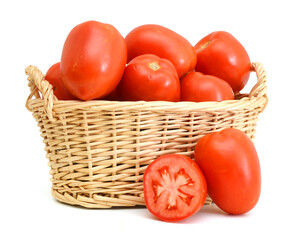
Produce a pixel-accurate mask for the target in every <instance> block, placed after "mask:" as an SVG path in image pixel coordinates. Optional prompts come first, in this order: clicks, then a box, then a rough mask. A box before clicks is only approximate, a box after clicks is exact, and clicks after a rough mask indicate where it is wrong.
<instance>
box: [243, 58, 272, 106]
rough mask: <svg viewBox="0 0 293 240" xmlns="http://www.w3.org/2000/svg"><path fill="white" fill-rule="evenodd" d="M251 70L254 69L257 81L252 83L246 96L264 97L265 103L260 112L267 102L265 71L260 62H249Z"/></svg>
mask: <svg viewBox="0 0 293 240" xmlns="http://www.w3.org/2000/svg"><path fill="white" fill-rule="evenodd" d="M251 70H252V71H255V73H256V76H257V83H256V84H255V85H254V87H253V88H252V89H251V91H250V93H249V95H248V97H249V98H252V97H256V98H262V97H264V98H265V99H266V101H265V104H264V106H263V109H262V111H261V112H263V111H264V109H265V108H266V106H267V104H268V97H267V73H266V71H265V69H264V67H263V65H262V64H261V63H258V62H255V63H252V64H251Z"/></svg>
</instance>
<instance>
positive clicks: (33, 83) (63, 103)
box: [25, 62, 268, 120]
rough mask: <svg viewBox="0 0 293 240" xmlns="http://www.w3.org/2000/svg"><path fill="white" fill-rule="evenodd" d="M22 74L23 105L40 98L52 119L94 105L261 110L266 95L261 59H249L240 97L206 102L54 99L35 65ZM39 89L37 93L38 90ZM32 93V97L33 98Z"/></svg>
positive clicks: (106, 107) (104, 107)
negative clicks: (248, 80) (249, 78)
mask: <svg viewBox="0 0 293 240" xmlns="http://www.w3.org/2000/svg"><path fill="white" fill-rule="evenodd" d="M25 71H26V74H27V75H28V80H29V84H28V86H29V87H30V90H31V94H30V95H29V97H28V99H27V102H26V107H27V108H28V110H30V111H32V109H31V108H30V105H31V103H35V102H38V101H41V102H40V104H42V105H43V106H44V108H45V112H46V113H47V114H48V117H49V119H50V120H53V119H54V117H53V115H54V112H56V113H57V112H68V111H71V110H76V109H83V110H85V109H94V108H99V110H102V111H104V110H105V111H107V110H112V111H113V110H114V109H116V110H117V111H124V110H127V111H138V110H141V109H143V110H148V111H154V112H157V111H164V112H185V111H188V112H193V111H199V112H201V111H205V112H214V111H233V110H237V109H238V108H241V109H243V108H244V109H245V108H247V109H251V108H255V107H256V105H258V106H262V109H261V112H263V111H264V109H265V107H266V105H267V102H268V98H267V95H266V92H267V87H266V72H265V70H264V68H263V65H262V64H261V63H257V62H256V63H252V65H251V71H252V72H256V76H257V82H256V84H255V85H254V87H253V88H252V89H251V91H250V93H247V94H240V96H241V98H240V99H236V100H225V101H221V102H215V101H209V102H187V101H180V102H168V101H109V100H89V101H82V100H58V99H57V97H56V96H55V95H54V93H53V87H52V85H51V84H50V83H49V82H48V81H46V80H45V79H44V74H43V73H42V72H41V71H40V70H39V69H38V68H37V67H35V66H31V65H30V66H28V67H27V68H26V70H25ZM39 93H41V95H40V94H39ZM33 97H35V98H33Z"/></svg>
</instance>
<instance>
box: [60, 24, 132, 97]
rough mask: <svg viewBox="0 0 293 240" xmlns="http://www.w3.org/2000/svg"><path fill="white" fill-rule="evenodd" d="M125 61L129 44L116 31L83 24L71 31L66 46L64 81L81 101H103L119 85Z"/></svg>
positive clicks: (64, 48) (97, 25)
mask: <svg viewBox="0 0 293 240" xmlns="http://www.w3.org/2000/svg"><path fill="white" fill-rule="evenodd" d="M126 61H127V50H126V43H125V40H124V38H123V37H122V35H121V34H120V33H119V32H118V30H117V29H116V28H114V27H113V26H112V25H110V24H104V23H100V22H97V21H88V22H84V23H81V24H79V25H77V26H76V27H74V28H73V29H72V30H71V32H70V33H69V34H68V36H67V38H66V41H65V43H64V47H63V51H62V56H61V66H60V69H61V76H62V81H63V82H64V84H65V86H66V88H67V89H68V90H69V91H70V92H71V94H73V95H74V96H76V97H78V98H79V99H82V100H91V99H97V98H102V97H104V96H106V95H108V94H110V93H111V92H112V91H113V90H114V89H115V87H117V85H118V84H119V81H120V79H121V77H122V75H123V72H124V69H125V65H126Z"/></svg>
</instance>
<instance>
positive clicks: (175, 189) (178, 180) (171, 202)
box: [152, 166, 194, 210]
mask: <svg viewBox="0 0 293 240" xmlns="http://www.w3.org/2000/svg"><path fill="white" fill-rule="evenodd" d="M157 171H158V172H159V174H160V176H161V181H160V182H158V181H155V180H153V181H152V186H153V191H154V193H155V195H154V203H157V201H158V199H159V198H160V197H162V198H165V197H167V201H166V206H165V209H167V210H176V209H177V201H178V198H180V199H181V200H182V201H183V202H184V203H185V204H187V205H190V202H191V199H192V198H193V196H192V195H190V194H188V193H186V192H185V191H183V190H182V189H181V188H182V187H191V186H193V185H194V182H193V181H192V179H191V178H190V176H189V175H188V174H187V173H186V172H185V170H184V169H183V168H181V169H179V171H178V172H176V173H175V174H174V175H173V174H170V171H169V167H168V166H164V167H162V168H160V169H159V170H157Z"/></svg>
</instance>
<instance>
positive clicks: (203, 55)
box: [194, 31, 251, 92]
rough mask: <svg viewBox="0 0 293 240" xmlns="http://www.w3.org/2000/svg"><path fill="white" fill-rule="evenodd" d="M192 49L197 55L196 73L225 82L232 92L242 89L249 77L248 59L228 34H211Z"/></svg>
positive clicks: (249, 64) (244, 51) (236, 41)
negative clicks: (212, 76) (211, 76)
mask: <svg viewBox="0 0 293 240" xmlns="http://www.w3.org/2000/svg"><path fill="white" fill-rule="evenodd" d="M194 48H195V50H196V54H197V65H196V68H195V69H196V71H199V72H202V73H204V74H208V75H214V76H217V77H219V78H221V79H223V80H225V81H227V82H228V83H229V84H230V85H231V87H232V88H233V90H234V92H239V91H240V90H241V89H242V88H244V86H245V85H246V83H247V81H248V79H249V75H250V68H251V63H250V59H249V56H248V54H247V52H246V50H245V49H244V47H243V46H242V45H241V43H240V42H238V40H237V39H236V38H234V37H233V36H232V35H231V34H230V33H227V32H223V31H219V32H213V33H211V34H209V35H207V36H206V37H204V38H203V39H201V40H200V41H199V42H198V43H197V44H196V45H195V47H194Z"/></svg>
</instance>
